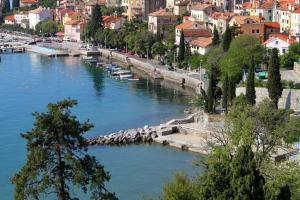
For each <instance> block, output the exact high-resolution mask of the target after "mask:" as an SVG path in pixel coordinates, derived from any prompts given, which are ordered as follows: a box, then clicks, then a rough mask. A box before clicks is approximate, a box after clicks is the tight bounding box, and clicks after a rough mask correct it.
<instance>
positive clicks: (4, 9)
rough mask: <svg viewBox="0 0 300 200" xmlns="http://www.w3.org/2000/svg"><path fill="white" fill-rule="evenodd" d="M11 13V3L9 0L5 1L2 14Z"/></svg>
mask: <svg viewBox="0 0 300 200" xmlns="http://www.w3.org/2000/svg"><path fill="white" fill-rule="evenodd" d="M9 11H10V2H9V0H4V4H3V6H2V14H5V13H7V12H9Z"/></svg>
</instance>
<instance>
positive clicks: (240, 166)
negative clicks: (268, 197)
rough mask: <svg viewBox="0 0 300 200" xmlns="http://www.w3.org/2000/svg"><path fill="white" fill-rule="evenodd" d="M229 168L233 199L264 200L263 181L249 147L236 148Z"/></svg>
mask: <svg viewBox="0 0 300 200" xmlns="http://www.w3.org/2000/svg"><path fill="white" fill-rule="evenodd" d="M231 167H232V178H231V186H232V189H233V194H234V199H250V200H254V199H255V200H264V199H265V197H264V184H265V179H264V177H263V176H262V175H261V173H260V171H259V169H258V166H257V164H256V161H255V158H254V153H253V152H252V149H251V145H243V146H241V147H239V148H238V150H237V152H236V155H235V156H234V159H233V160H232V166H231Z"/></svg>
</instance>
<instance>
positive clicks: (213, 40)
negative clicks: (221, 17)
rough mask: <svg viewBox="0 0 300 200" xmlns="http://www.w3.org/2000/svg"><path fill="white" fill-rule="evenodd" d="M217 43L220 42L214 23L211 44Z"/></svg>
mask: <svg viewBox="0 0 300 200" xmlns="http://www.w3.org/2000/svg"><path fill="white" fill-rule="evenodd" d="M218 44H220V36H219V32H218V30H217V28H216V26H215V25H214V31H213V39H212V45H213V46H216V45H218Z"/></svg>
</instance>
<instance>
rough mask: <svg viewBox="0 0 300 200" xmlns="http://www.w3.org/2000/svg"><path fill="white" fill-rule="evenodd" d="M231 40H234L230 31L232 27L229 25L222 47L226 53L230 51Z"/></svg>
mask: <svg viewBox="0 0 300 200" xmlns="http://www.w3.org/2000/svg"><path fill="white" fill-rule="evenodd" d="M231 40H232V35H231V30H230V27H229V26H228V25H227V27H226V30H225V32H224V35H223V41H222V47H223V50H224V51H228V49H229V47H230V43H231Z"/></svg>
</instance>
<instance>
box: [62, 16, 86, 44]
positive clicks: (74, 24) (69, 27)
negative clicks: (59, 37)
mask: <svg viewBox="0 0 300 200" xmlns="http://www.w3.org/2000/svg"><path fill="white" fill-rule="evenodd" d="M83 27H84V23H83V22H81V21H79V20H69V21H68V22H66V23H65V25H64V35H65V36H69V37H70V38H71V40H74V41H77V42H78V41H80V34H81V32H82V30H83Z"/></svg>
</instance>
